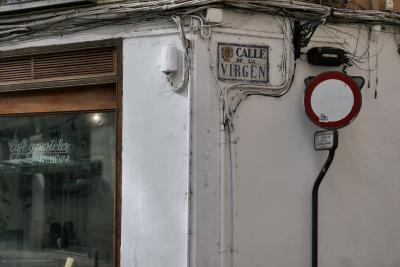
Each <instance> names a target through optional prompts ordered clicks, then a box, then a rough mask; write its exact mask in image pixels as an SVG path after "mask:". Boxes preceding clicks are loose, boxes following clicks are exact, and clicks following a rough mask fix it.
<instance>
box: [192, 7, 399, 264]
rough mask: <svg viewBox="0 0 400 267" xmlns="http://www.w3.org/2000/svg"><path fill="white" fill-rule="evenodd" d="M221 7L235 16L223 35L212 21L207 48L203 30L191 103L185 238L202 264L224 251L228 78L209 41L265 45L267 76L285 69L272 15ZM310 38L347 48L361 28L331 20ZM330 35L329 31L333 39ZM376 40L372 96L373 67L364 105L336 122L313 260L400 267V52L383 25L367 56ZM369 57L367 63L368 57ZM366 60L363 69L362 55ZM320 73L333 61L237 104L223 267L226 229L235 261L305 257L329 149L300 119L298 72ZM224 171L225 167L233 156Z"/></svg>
mask: <svg viewBox="0 0 400 267" xmlns="http://www.w3.org/2000/svg"><path fill="white" fill-rule="evenodd" d="M226 16H227V17H226V21H227V22H230V23H227V24H225V25H224V26H225V27H227V28H229V29H225V33H220V32H221V31H224V29H214V33H213V35H212V38H211V46H210V43H209V42H210V40H207V39H203V40H201V41H199V42H198V43H197V47H196V51H197V53H198V55H196V60H197V61H196V64H197V65H196V73H195V75H196V77H195V90H194V91H195V92H194V104H193V106H194V112H195V114H196V116H194V121H193V124H194V126H193V127H194V131H195V133H194V136H193V143H194V147H193V148H194V151H195V152H196V153H195V154H194V159H193V164H194V179H195V195H196V196H195V199H196V200H195V201H196V203H195V204H194V205H195V207H194V215H193V216H194V219H195V221H196V223H195V225H194V227H195V231H194V234H195V235H194V239H193V244H192V246H193V258H194V259H193V262H196V263H197V265H195V266H198V267H206V266H207V267H214V266H217V265H218V257H219V253H218V242H219V238H218V237H219V215H218V210H219V171H220V170H219V160H220V158H219V144H218V143H219V134H218V129H219V125H218V122H219V110H218V87H222V88H223V87H224V86H227V85H229V83H222V82H219V85H217V84H216V82H215V80H214V79H213V78H212V77H213V75H215V74H213V72H212V70H211V68H210V64H211V66H213V65H214V64H215V62H213V59H214V60H216V57H217V54H216V50H215V47H216V44H217V43H218V42H220V41H224V42H231V43H244V44H249V43H252V44H260V43H262V44H269V45H271V48H272V50H271V60H270V66H271V75H272V77H271V79H272V80H274V79H278V77H280V73H279V70H278V68H277V65H278V64H279V60H278V59H279V57H280V54H281V53H282V45H280V43H279V42H278V40H277V39H275V38H271V37H268V32H277V31H278V30H279V29H278V28H277V27H276V24H274V23H273V22H272V21H273V18H272V17H270V18H268V17H264V16H257V17H254V16H251V15H249V14H247V13H237V14H233V13H226ZM271 20H272V21H271ZM232 22H233V23H232ZM332 27H333V28H335V27H336V28H337V29H338V30H339V31H337V30H333V29H332ZM352 27H356V28H357V27H358V25H353V26H352ZM387 30H390V29H387ZM227 31H230V32H232V31H236V33H235V34H232V33H226V32H227ZM250 35H254V36H250ZM256 35H258V36H259V37H257V36H256ZM366 35H367V31H365V30H364V31H362V32H361V35H360V39H359V42H358V54H362V51H363V50H364V49H365V47H366V46H367V43H366V40H365V38H366ZM374 35H375V34H374ZM315 36H316V38H314V40H315V41H317V42H313V43H311V44H310V46H340V45H343V46H345V47H346V48H347V49H349V50H351V51H353V50H354V48H355V47H356V43H357V42H356V39H357V36H358V30H357V29H354V28H347V27H339V26H332V25H329V26H327V27H325V28H324V30H318V31H317V33H316V35H315ZM329 36H331V37H333V36H335V40H336V41H335V40H333V39H331V38H330V37H329ZM373 38H374V36H373ZM336 42H338V43H339V44H338V43H336ZM382 44H384V46H383V49H382V53H381V54H380V56H379V57H378V60H379V64H378V77H379V80H378V82H379V84H378V86H377V87H378V98H377V99H375V98H374V91H375V87H376V85H375V71H373V72H371V88H367V85H366V86H365V87H364V89H363V90H362V94H363V106H362V110H361V113H360V115H359V117H358V118H357V119H356V120H355V121H354V122H353V123H352V124H351V125H350V126H348V127H347V128H345V129H341V130H340V131H339V133H340V136H339V148H338V150H337V153H336V158H335V160H334V162H333V164H332V166H331V169H330V170H329V172H328V174H327V176H326V177H325V179H326V180H324V182H323V183H322V185H321V190H320V231H319V233H320V238H319V241H320V260H319V263H320V266H328V267H329V266H332V267H333V266H340V267H353V266H354V267H361V266H363V267H366V266H367V267H376V266H388V267H395V266H400V255H399V253H398V251H399V249H400V232H399V229H400V216H398V211H399V207H400V197H399V192H400V177H399V173H400V165H399V164H398V162H399V159H400V150H399V147H400V136H399V135H398V131H399V129H400V124H399V120H398V114H400V105H399V104H398V103H399V100H400V91H399V90H398V86H397V85H398V82H397V77H396V74H397V73H398V70H399V69H400V56H399V54H398V53H397V46H396V44H395V41H394V39H393V36H392V35H391V34H384V33H377V41H376V40H375V41H372V44H371V51H370V55H371V56H373V55H375V47H377V49H376V50H377V51H378V52H379V50H380V48H381V47H382ZM210 48H211V49H210ZM209 49H210V52H211V57H210V56H209V51H208V50H209ZM210 58H211V60H210ZM370 65H371V68H373V67H374V65H375V57H372V58H371V64H370ZM361 67H363V68H368V64H366V63H365V64H362V65H361ZM326 70H340V69H339V68H338V69H336V68H327V67H317V66H310V65H308V63H307V62H306V60H305V59H301V60H300V61H299V62H298V64H297V69H296V77H295V82H294V84H293V86H292V88H291V91H290V93H289V94H288V95H286V96H285V97H283V98H281V99H274V98H268V97H262V96H252V97H249V98H248V99H247V100H246V101H244V102H243V103H242V104H241V106H240V107H239V109H238V111H237V113H236V116H235V117H234V121H233V123H234V133H233V138H234V140H235V143H236V144H234V147H233V151H232V153H233V155H234V156H235V157H236V161H235V162H234V163H233V168H234V173H236V175H234V177H233V179H234V181H236V182H235V186H236V190H235V191H234V193H235V194H234V208H233V212H234V217H233V219H231V216H232V207H231V206H230V203H231V196H232V190H231V183H230V181H231V175H230V174H229V171H227V175H226V184H225V191H226V193H227V197H226V200H225V202H226V203H227V206H226V207H225V209H226V210H225V214H226V216H227V218H226V224H225V228H226V233H227V241H228V252H227V254H228V257H227V258H228V261H227V265H226V266H228V265H229V260H230V259H229V256H230V252H229V250H230V249H231V248H230V247H229V246H230V244H231V243H230V242H231V239H232V238H233V240H234V241H233V243H234V247H233V250H234V251H235V252H234V254H233V260H234V262H233V266H236V267H242V266H275V267H279V266H281V267H287V266H297V267H306V266H307V267H308V266H310V265H311V188H312V185H313V183H314V180H315V178H316V176H317V174H318V172H319V171H320V169H321V167H322V164H323V162H324V160H325V159H326V156H327V153H326V152H316V151H314V149H313V134H314V132H315V131H316V130H317V129H318V128H317V127H316V126H314V125H313V124H312V123H311V122H310V121H309V120H308V119H307V118H306V115H305V113H304V109H303V104H302V101H303V92H304V89H305V85H304V79H305V78H306V77H308V76H311V75H316V74H319V73H321V72H323V71H326ZM348 73H349V74H350V75H361V76H363V77H364V78H366V80H367V79H368V74H367V72H365V71H360V70H358V69H357V68H356V67H351V68H350V69H349V71H348ZM226 169H227V170H229V169H230V164H229V159H228V160H227V162H226ZM232 225H233V227H232Z"/></svg>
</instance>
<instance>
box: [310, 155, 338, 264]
mask: <svg viewBox="0 0 400 267" xmlns="http://www.w3.org/2000/svg"><path fill="white" fill-rule="evenodd" d="M334 157H335V149H331V150H329V155H328V158H327V159H326V161H325V164H324V166H323V167H322V170H321V172H320V173H319V174H318V177H317V179H316V180H315V182H314V186H313V190H312V215H311V216H312V256H311V257H312V262H311V263H312V267H318V189H319V186H320V185H321V182H322V179H324V176H325V174H326V172H327V171H328V169H329V166H331V163H332V161H333V158H334Z"/></svg>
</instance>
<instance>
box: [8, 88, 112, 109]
mask: <svg viewBox="0 0 400 267" xmlns="http://www.w3.org/2000/svg"><path fill="white" fill-rule="evenodd" d="M116 108H117V96H116V88H115V85H108V86H107V85H102V86H90V87H77V88H68V89H58V90H47V89H46V90H29V91H21V92H4V93H1V94H0V115H11V114H31V113H53V112H70V111H93V110H115V109H116Z"/></svg>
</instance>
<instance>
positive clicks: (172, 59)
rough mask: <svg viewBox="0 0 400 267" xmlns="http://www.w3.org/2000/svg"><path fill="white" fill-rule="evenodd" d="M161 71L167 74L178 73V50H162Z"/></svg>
mask: <svg viewBox="0 0 400 267" xmlns="http://www.w3.org/2000/svg"><path fill="white" fill-rule="evenodd" d="M160 58H161V71H162V72H163V73H164V74H166V75H170V74H174V73H176V72H178V49H177V48H176V47H175V46H164V47H163V48H162V49H161V56H160Z"/></svg>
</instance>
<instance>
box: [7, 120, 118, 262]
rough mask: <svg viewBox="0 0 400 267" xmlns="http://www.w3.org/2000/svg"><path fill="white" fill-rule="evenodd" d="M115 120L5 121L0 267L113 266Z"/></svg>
mask: <svg viewBox="0 0 400 267" xmlns="http://www.w3.org/2000/svg"><path fill="white" fill-rule="evenodd" d="M114 180H115V114H114V112H103V113H63V114H53V115H39V116H6V117H0V267H3V266H4V267H5V266H10V267H11V266H13V267H15V266H18V267H35V266H38V267H39V266H40V267H50V266H51V267H58V266H59V267H64V265H65V262H66V259H67V257H70V258H72V260H73V261H74V265H73V266H74V267H86V266H87V267H89V266H90V267H93V266H104V267H112V266H114V264H113V232H114V231H113V221H114V220H113V218H114Z"/></svg>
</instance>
